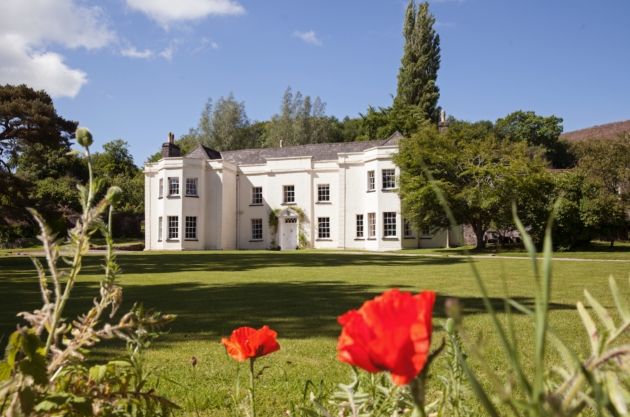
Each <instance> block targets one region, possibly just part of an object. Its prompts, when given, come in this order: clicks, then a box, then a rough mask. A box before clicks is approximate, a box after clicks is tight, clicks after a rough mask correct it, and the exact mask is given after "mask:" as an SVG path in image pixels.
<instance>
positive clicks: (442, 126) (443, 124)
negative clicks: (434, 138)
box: [438, 110, 448, 135]
mask: <svg viewBox="0 0 630 417" xmlns="http://www.w3.org/2000/svg"><path fill="white" fill-rule="evenodd" d="M438 132H440V135H443V134H445V133H446V132H448V122H447V121H446V110H442V113H441V114H440V122H439V123H438Z"/></svg>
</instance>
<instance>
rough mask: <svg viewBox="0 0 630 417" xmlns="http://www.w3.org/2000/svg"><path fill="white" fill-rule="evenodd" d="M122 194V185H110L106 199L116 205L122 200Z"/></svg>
mask: <svg viewBox="0 0 630 417" xmlns="http://www.w3.org/2000/svg"><path fill="white" fill-rule="evenodd" d="M122 196H123V192H122V190H121V189H120V187H116V186H113V187H109V190H107V195H105V199H106V200H107V202H108V203H109V204H111V205H112V206H113V207H116V206H117V205H118V203H120V200H122Z"/></svg>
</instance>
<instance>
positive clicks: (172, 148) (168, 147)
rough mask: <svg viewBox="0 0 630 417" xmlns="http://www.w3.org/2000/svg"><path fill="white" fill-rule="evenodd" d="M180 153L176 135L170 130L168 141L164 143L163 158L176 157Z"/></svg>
mask: <svg viewBox="0 0 630 417" xmlns="http://www.w3.org/2000/svg"><path fill="white" fill-rule="evenodd" d="M178 156H180V155H179V146H177V145H175V135H174V134H172V133H171V132H168V142H165V143H163V144H162V158H174V157H178Z"/></svg>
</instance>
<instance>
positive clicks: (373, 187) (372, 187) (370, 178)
mask: <svg viewBox="0 0 630 417" xmlns="http://www.w3.org/2000/svg"><path fill="white" fill-rule="evenodd" d="M367 181H368V183H367V187H368V188H367V190H368V191H374V190H376V177H375V176H374V171H368V177H367Z"/></svg>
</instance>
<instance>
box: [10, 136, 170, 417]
mask: <svg viewBox="0 0 630 417" xmlns="http://www.w3.org/2000/svg"><path fill="white" fill-rule="evenodd" d="M76 138H77V142H78V143H79V144H80V145H81V146H82V147H83V148H84V151H83V152H81V151H73V153H77V154H82V155H84V157H85V158H86V159H87V162H88V167H89V183H88V184H87V186H84V185H79V191H80V199H81V206H82V208H83V213H82V215H81V217H80V218H79V220H78V221H77V223H76V226H75V227H74V228H73V229H72V230H70V231H69V232H68V243H69V245H68V246H69V249H70V250H69V252H70V253H69V255H67V256H62V255H61V252H60V245H61V243H62V240H61V239H58V238H57V237H56V236H55V235H54V234H53V233H52V232H51V229H50V228H49V227H48V226H47V224H46V222H45V220H44V219H43V218H42V216H41V215H40V214H39V213H37V212H36V211H35V210H33V209H29V211H30V212H31V214H32V215H33V216H34V218H35V220H36V221H37V223H38V224H39V227H40V230H41V235H40V236H39V239H40V240H41V242H42V244H43V248H44V253H45V262H44V263H42V262H41V261H40V260H39V259H37V258H36V257H34V256H32V257H31V260H32V261H33V264H34V265H35V269H36V270H37V275H38V278H39V286H40V293H41V296H42V301H43V305H42V307H41V309H38V310H35V311H33V312H22V313H20V314H19V316H22V317H23V318H24V320H25V321H26V322H27V325H26V326H20V325H18V329H17V330H16V331H15V332H14V333H13V334H12V335H11V336H10V337H9V340H8V344H7V349H6V356H5V360H4V361H3V362H1V363H0V413H2V414H3V415H7V416H29V415H34V414H37V415H121V416H123V415H157V414H162V413H163V411H164V410H166V409H169V408H177V405H176V404H174V403H172V402H171V401H169V400H167V399H166V398H163V397H160V396H159V395H157V394H156V390H155V386H153V387H150V388H149V386H150V385H151V384H150V383H149V378H150V377H151V373H150V372H147V371H145V369H144V367H143V363H142V353H143V352H144V350H145V349H146V348H147V347H148V346H149V344H150V343H151V341H152V340H153V339H155V337H157V336H158V333H157V330H158V329H160V328H161V327H162V326H164V325H165V324H167V323H169V322H171V321H172V320H173V319H174V318H175V316H173V315H162V314H160V313H156V312H154V311H153V310H148V311H145V310H144V308H143V307H142V305H134V306H133V308H132V309H131V311H130V312H128V313H126V314H124V315H123V316H122V317H121V318H120V320H119V321H118V323H115V324H109V323H105V324H103V323H101V322H102V320H103V315H104V314H105V312H106V311H107V310H109V311H110V315H109V318H110V319H111V318H113V317H114V315H115V314H116V311H117V310H118V308H119V307H120V305H121V303H122V294H123V291H122V288H121V287H120V286H119V285H117V277H118V275H119V274H120V270H119V268H118V265H117V263H116V255H115V253H114V246H113V240H112V213H113V211H114V209H115V208H116V206H117V205H118V204H119V203H120V200H121V197H122V191H121V190H120V188H118V187H111V188H110V189H109V190H108V191H107V193H106V195H105V197H104V198H103V199H102V200H101V201H99V202H96V203H95V198H96V195H97V194H98V192H99V190H100V188H101V181H100V179H98V178H97V179H95V178H94V175H93V172H92V164H91V161H90V150H89V147H90V145H91V144H92V142H93V139H92V135H91V133H90V132H89V130H87V129H85V128H80V129H78V130H77V133H76ZM107 210H108V222H107V223H105V222H104V221H103V220H102V217H103V216H104V215H105V212H106V211H107ZM97 231H98V232H100V233H101V234H103V235H104V236H105V239H106V241H107V252H106V254H105V263H104V265H103V267H104V275H103V277H102V278H101V280H100V286H99V287H100V288H99V294H98V297H96V298H95V299H94V301H93V307H92V308H91V309H90V310H89V311H88V312H87V313H85V314H83V315H81V316H79V317H77V318H76V319H74V320H72V321H68V320H66V319H65V318H64V310H65V307H66V304H67V303H68V301H69V300H70V299H71V294H72V290H73V287H74V285H75V283H76V281H77V278H78V276H79V273H80V272H81V268H82V266H83V258H84V256H85V255H86V254H87V252H88V249H89V247H90V238H91V237H92V236H93V234H94V233H96V232H97ZM63 264H65V265H66V267H63V266H62V265H63ZM112 338H118V339H122V340H124V341H125V342H126V343H127V348H128V355H127V356H125V357H123V358H117V359H115V360H112V361H109V362H108V363H106V364H105V365H97V366H92V367H88V366H87V365H86V364H85V360H86V357H87V354H88V353H89V351H90V349H91V348H92V347H93V346H94V345H95V344H96V343H98V342H99V341H101V340H103V339H112Z"/></svg>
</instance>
